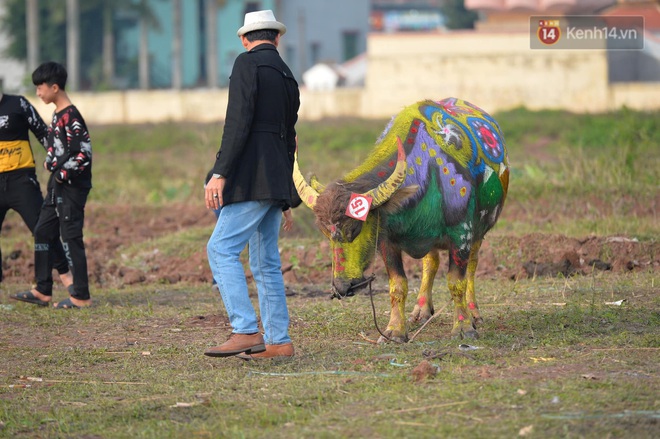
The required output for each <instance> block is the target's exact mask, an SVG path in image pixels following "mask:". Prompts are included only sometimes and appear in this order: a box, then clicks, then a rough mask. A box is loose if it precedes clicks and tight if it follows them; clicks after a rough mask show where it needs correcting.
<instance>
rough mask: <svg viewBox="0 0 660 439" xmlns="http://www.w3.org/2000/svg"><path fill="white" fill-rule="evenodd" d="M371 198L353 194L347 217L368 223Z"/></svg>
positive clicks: (347, 209)
mask: <svg viewBox="0 0 660 439" xmlns="http://www.w3.org/2000/svg"><path fill="white" fill-rule="evenodd" d="M371 201H372V198H371V197H367V196H364V195H362V194H355V193H354V194H351V200H350V201H349V202H348V207H347V208H346V215H348V216H350V217H351V218H355V219H356V220H360V221H366V220H367V215H368V214H369V209H371Z"/></svg>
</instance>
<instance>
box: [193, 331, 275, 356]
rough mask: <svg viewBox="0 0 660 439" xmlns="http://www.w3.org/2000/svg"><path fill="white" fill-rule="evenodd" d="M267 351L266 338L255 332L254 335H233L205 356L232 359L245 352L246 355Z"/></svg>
mask: <svg viewBox="0 0 660 439" xmlns="http://www.w3.org/2000/svg"><path fill="white" fill-rule="evenodd" d="M265 350H266V345H265V344H264V337H263V336H262V335H261V334H260V333H258V332H255V333H254V334H236V333H232V334H231V335H230V336H229V339H227V341H226V342H224V343H223V344H221V345H220V346H216V347H213V348H208V349H207V350H206V351H204V355H207V356H209V357H231V356H232V355H237V354H240V353H243V352H245V353H246V354H252V353H255V354H256V353H258V352H263V351H265Z"/></svg>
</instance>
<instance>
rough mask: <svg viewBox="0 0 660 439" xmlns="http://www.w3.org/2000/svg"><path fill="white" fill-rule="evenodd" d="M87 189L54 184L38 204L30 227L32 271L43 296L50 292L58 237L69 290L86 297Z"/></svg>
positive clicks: (80, 296) (79, 297)
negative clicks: (49, 194)
mask: <svg viewBox="0 0 660 439" xmlns="http://www.w3.org/2000/svg"><path fill="white" fill-rule="evenodd" d="M88 194H89V189H86V188H76V187H72V186H70V185H67V184H58V185H57V189H56V193H55V197H52V198H51V197H47V199H46V201H45V202H44V204H43V206H42V207H41V214H40V215H39V222H37V227H36V228H35V230H34V275H35V277H36V278H37V290H38V291H39V292H40V293H41V294H44V295H46V296H50V295H52V294H53V276H52V272H53V263H54V259H53V253H52V252H51V251H50V249H51V248H53V246H54V245H57V242H59V240H60V237H61V239H62V243H63V244H64V252H65V255H66V257H67V259H68V261H69V265H70V266H71V269H72V272H73V288H72V289H71V288H70V289H69V294H71V296H73V297H75V298H76V299H80V300H87V299H89V297H90V296H89V281H88V276H87V256H86V255H85V244H84V242H83V225H84V223H85V204H86V203H87V195H88Z"/></svg>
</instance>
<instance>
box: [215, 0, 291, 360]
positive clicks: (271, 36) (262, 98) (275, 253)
mask: <svg viewBox="0 0 660 439" xmlns="http://www.w3.org/2000/svg"><path fill="white" fill-rule="evenodd" d="M285 32H286V27H285V26H284V25H283V24H282V23H280V22H278V21H277V20H275V16H274V15H273V12H272V11H270V10H265V11H257V12H251V13H248V14H246V15H245V23H244V25H243V27H241V28H240V29H239V30H238V36H239V37H240V38H241V42H242V43H243V47H245V49H246V50H247V52H244V53H242V54H241V55H239V56H238V57H237V58H236V61H235V62H234V67H233V69H232V72H231V77H230V81H229V102H228V105H227V115H226V117H225V126H224V132H223V135H222V144H221V147H220V151H219V152H218V153H217V155H216V161H215V165H214V166H213V176H212V178H211V179H210V180H209V182H208V183H207V184H206V187H205V202H206V207H207V208H208V209H220V214H219V217H218V221H217V224H216V226H215V229H214V231H213V234H212V235H211V238H210V239H209V242H208V245H207V252H208V258H209V264H210V266H211V271H212V272H213V278H214V279H215V281H216V282H217V284H218V287H219V290H220V294H221V296H222V300H223V302H224V304H225V308H226V310H227V314H228V316H229V320H230V322H231V325H232V334H231V335H230V336H229V339H228V340H227V341H226V342H225V343H223V344H222V345H220V346H216V347H213V348H210V349H208V350H206V351H205V352H204V354H205V355H208V356H211V357H227V356H233V355H239V356H240V357H241V358H243V359H258V358H273V357H291V356H293V354H294V349H293V344H292V343H291V339H290V337H289V333H288V329H289V313H288V309H287V304H286V298H285V294H284V280H283V278H282V272H281V262H280V256H279V249H278V237H279V229H280V224H281V220H282V212H286V213H287V215H289V214H290V213H289V209H290V208H291V207H295V206H296V205H297V204H299V203H300V199H299V198H298V197H297V194H296V191H295V188H294V184H293V178H292V172H293V162H294V154H295V149H296V130H295V124H296V122H297V120H298V108H299V107H300V93H299V90H298V83H297V82H296V80H295V78H294V77H293V74H292V73H291V70H290V69H289V67H288V66H287V65H286V63H284V61H283V60H282V58H281V57H280V55H279V53H278V51H277V46H278V44H279V40H280V37H281V35H283V34H284V33H285ZM246 244H248V247H249V258H250V269H251V271H252V274H253V276H254V280H255V282H256V284H257V292H258V295H259V309H260V312H261V321H262V325H263V329H264V335H263V336H262V335H261V333H259V329H258V325H257V315H256V312H255V309H254V307H253V306H252V303H251V301H250V298H249V296H248V287H247V281H246V279H245V274H244V271H243V266H242V264H241V261H240V257H239V256H240V253H241V251H242V250H243V249H244V248H245V245H246Z"/></svg>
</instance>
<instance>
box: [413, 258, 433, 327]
mask: <svg viewBox="0 0 660 439" xmlns="http://www.w3.org/2000/svg"><path fill="white" fill-rule="evenodd" d="M439 266H440V254H439V252H438V251H437V250H431V251H430V252H428V253H427V254H426V256H424V258H422V285H421V287H420V289H419V294H418V295H417V303H416V304H415V308H414V309H413V312H412V314H411V315H410V321H411V322H415V323H424V322H426V321H427V320H428V319H430V318H431V316H432V315H433V312H434V311H433V281H434V280H435V275H436V273H437V272H438V267H439Z"/></svg>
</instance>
